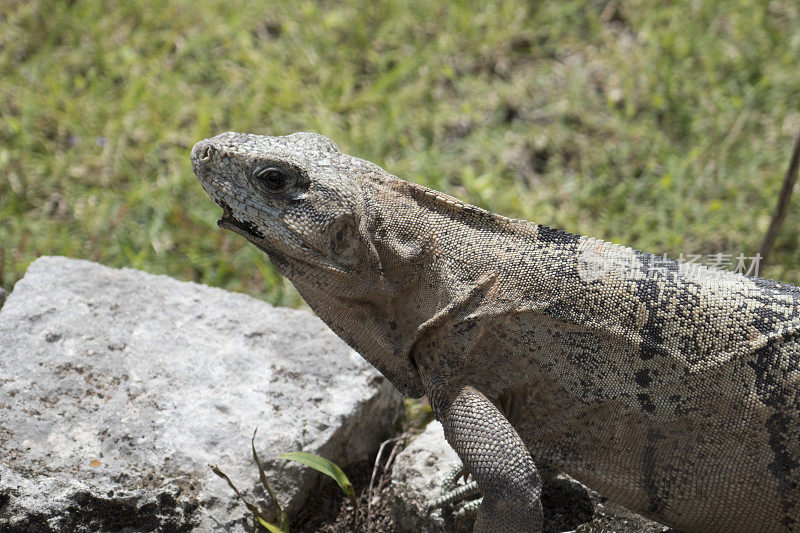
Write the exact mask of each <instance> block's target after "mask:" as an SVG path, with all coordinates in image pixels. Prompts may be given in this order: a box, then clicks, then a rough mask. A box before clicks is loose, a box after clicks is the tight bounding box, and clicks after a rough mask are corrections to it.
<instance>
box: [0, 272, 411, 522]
mask: <svg viewBox="0 0 800 533" xmlns="http://www.w3.org/2000/svg"><path fill="white" fill-rule="evenodd" d="M400 408H401V401H400V397H399V395H398V394H397V392H396V391H395V390H394V389H393V388H392V387H391V386H390V385H389V384H388V382H385V381H384V380H383V379H382V378H381V377H380V376H379V374H378V373H377V372H376V371H374V370H373V369H372V368H371V367H370V366H369V365H368V364H367V363H366V362H365V361H363V360H362V359H361V358H360V357H359V356H358V355H357V354H356V353H355V352H354V351H352V350H351V349H349V348H348V347H346V346H345V345H344V344H343V343H342V342H341V341H340V340H339V339H338V338H336V337H335V336H334V334H333V333H332V332H330V331H329V330H328V329H327V328H326V327H325V326H324V325H323V324H322V322H321V321H320V320H318V319H317V318H315V317H314V316H312V315H311V314H309V313H307V312H303V311H296V310H288V309H278V308H273V307H272V306H270V305H268V304H266V303H264V302H261V301H258V300H255V299H253V298H250V297H248V296H245V295H242V294H233V293H228V292H225V291H222V290H219V289H214V288H210V287H205V286H202V285H197V284H194V283H183V282H179V281H176V280H173V279H171V278H168V277H165V276H153V275H149V274H145V273H143V272H139V271H135V270H128V269H123V270H116V269H112V268H108V267H104V266H101V265H97V264H94V263H90V262H87V261H78V260H72V259H66V258H59V257H43V258H40V259H38V260H36V261H35V262H34V263H33V264H31V266H30V268H29V269H28V272H27V274H26V275H25V277H24V278H23V279H22V280H21V281H19V282H18V283H17V285H16V286H15V288H14V290H13V292H12V293H11V294H10V295H9V296H8V299H7V301H6V303H5V305H4V306H3V308H2V309H0V530H1V531H98V530H128V531H151V530H159V531H181V530H189V529H192V530H195V531H214V530H218V531H245V530H246V529H245V517H246V510H245V508H244V506H242V505H241V504H240V503H238V502H237V501H236V500H235V497H234V495H233V492H232V491H231V490H230V488H229V487H228V486H227V485H226V484H225V482H224V481H223V480H221V479H219V478H217V477H216V476H214V475H213V474H212V473H211V471H210V470H209V468H208V463H216V464H218V465H219V467H220V468H221V469H222V470H223V471H224V472H226V473H227V474H228V475H229V476H230V477H231V479H232V480H233V481H234V482H235V483H236V484H237V486H238V487H239V488H240V489H245V493H246V494H248V495H250V496H251V497H253V494H254V493H255V495H256V496H258V495H259V494H260V492H259V491H258V489H256V488H255V487H256V485H257V479H258V473H257V470H256V469H255V467H254V465H253V462H252V459H251V451H250V438H251V436H252V434H253V430H254V429H255V428H256V426H258V427H260V430H259V433H258V436H257V438H256V448H257V449H258V451H259V454H260V456H261V458H262V460H265V461H266V462H267V466H268V469H269V472H268V474H269V477H270V479H271V480H272V481H273V485H274V486H275V488H276V490H277V491H278V493H279V494H280V495H281V497H282V498H283V503H284V505H288V506H289V508H290V509H297V508H298V507H299V506H300V505H302V503H303V501H304V499H305V498H306V496H307V495H308V493H309V492H310V491H311V490H312V489H313V487H314V483H315V481H316V480H317V476H316V475H315V474H314V473H313V472H312V471H310V470H309V469H307V468H304V467H300V466H295V464H294V463H291V464H289V463H286V462H285V461H281V460H274V461H273V459H274V457H275V456H276V455H278V454H280V453H282V452H285V451H291V450H306V451H310V452H314V453H318V454H320V455H323V456H325V457H328V458H330V459H332V460H333V461H335V462H337V463H338V464H340V465H342V466H345V465H348V464H350V463H353V462H355V461H359V460H364V459H366V458H367V457H368V456H369V454H370V453H371V452H372V451H374V449H375V447H376V445H377V443H378V442H379V441H380V439H381V438H382V437H383V436H384V435H385V434H386V433H387V431H388V429H389V427H390V425H391V423H392V422H393V421H394V419H395V417H396V415H397V414H398V412H399V410H400Z"/></svg>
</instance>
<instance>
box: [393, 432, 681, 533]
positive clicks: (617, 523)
mask: <svg viewBox="0 0 800 533" xmlns="http://www.w3.org/2000/svg"><path fill="white" fill-rule="evenodd" d="M459 463H460V461H459V460H458V456H457V455H456V454H455V452H454V451H453V450H452V448H450V446H449V445H448V444H447V442H446V441H445V440H444V433H443V431H442V425H441V424H440V423H439V422H436V421H433V422H431V423H430V424H428V426H427V427H426V428H425V431H424V432H423V433H421V434H420V435H418V436H417V437H416V438H415V439H414V440H413V441H412V442H411V444H409V445H408V446H407V447H406V448H405V449H404V450H403V451H402V452H401V453H400V454H398V456H397V459H396V460H395V463H394V467H393V469H392V485H391V486H392V494H393V496H394V501H393V504H394V513H393V514H394V519H395V524H396V526H397V528H398V530H399V531H402V532H418V531H426V532H439V531H445V530H446V529H445V528H443V527H442V526H441V514H440V512H439V511H435V512H434V513H433V514H431V515H428V514H427V513H426V512H425V507H426V506H427V504H428V503H429V502H432V501H433V500H435V499H436V498H438V497H439V496H441V487H442V481H443V480H444V478H445V476H446V475H447V474H448V473H449V472H450V470H452V469H453V468H454V467H455V466H457V465H458V464H459ZM542 506H543V507H544V519H545V524H544V526H545V531H573V530H574V531H576V532H584V533H588V532H592V531H638V532H649V533H656V532H667V531H671V530H670V529H669V528H667V527H665V526H662V525H661V524H658V523H656V522H653V521H651V520H648V519H646V518H644V517H642V516H639V515H637V514H635V513H632V512H630V511H628V510H627V509H625V508H623V507H621V506H619V505H616V504H614V503H612V502H610V501H608V500H607V499H606V498H604V497H603V496H601V495H600V494H598V493H597V492H595V491H593V490H591V489H589V488H588V487H585V486H584V485H581V484H580V483H579V482H577V481H575V480H574V479H572V478H571V477H569V476H566V475H563V474H561V475H559V476H558V477H556V478H555V479H553V480H552V481H550V482H548V483H547V484H545V486H544V490H543V493H542ZM458 525H460V526H468V524H458ZM466 530H469V529H468V528H467V529H466Z"/></svg>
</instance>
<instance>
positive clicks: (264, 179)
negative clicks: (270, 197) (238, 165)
mask: <svg viewBox="0 0 800 533" xmlns="http://www.w3.org/2000/svg"><path fill="white" fill-rule="evenodd" d="M253 179H254V180H255V182H256V183H257V184H258V185H259V186H260V187H262V188H263V189H264V190H266V191H267V192H270V193H273V194H274V193H280V192H283V191H285V190H286V189H288V188H289V186H291V184H292V177H291V175H290V174H289V173H288V172H286V171H285V170H283V169H282V168H278V167H263V168H259V169H256V171H255V172H253Z"/></svg>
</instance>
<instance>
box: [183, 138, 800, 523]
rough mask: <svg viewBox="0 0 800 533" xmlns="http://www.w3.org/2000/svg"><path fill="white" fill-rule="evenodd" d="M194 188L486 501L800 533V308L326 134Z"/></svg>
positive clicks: (770, 288) (511, 507) (212, 146)
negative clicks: (582, 506)
mask: <svg viewBox="0 0 800 533" xmlns="http://www.w3.org/2000/svg"><path fill="white" fill-rule="evenodd" d="M191 160H192V164H193V168H194V171H195V173H196V174H197V176H198V178H199V179H200V182H201V184H202V186H203V188H204V189H205V191H206V192H207V193H208V195H209V196H210V197H211V198H212V199H213V200H214V201H215V202H216V203H217V204H219V205H220V206H221V207H222V209H223V215H222V218H221V220H220V221H219V225H220V226H221V227H222V228H226V229H229V230H232V231H234V232H236V233H238V234H240V235H242V236H243V237H245V238H246V239H247V240H248V241H250V242H251V243H253V244H254V245H255V246H257V247H258V248H259V249H261V250H263V251H264V252H266V253H267V255H268V256H269V259H270V260H271V261H272V263H273V264H274V265H275V267H276V268H277V269H278V271H279V272H280V273H281V274H282V275H284V276H286V277H287V278H289V279H290V280H291V281H292V282H293V283H294V285H295V287H297V290H298V291H299V292H300V294H301V296H302V297H303V298H304V299H305V301H306V302H307V303H308V304H309V305H310V306H311V308H312V309H313V310H314V311H315V312H316V313H317V314H318V315H319V316H320V317H321V318H322V320H324V321H325V322H326V323H327V324H328V325H329V326H330V327H331V329H333V331H334V332H336V333H337V334H338V335H339V336H340V337H341V338H342V339H344V341H345V342H347V343H348V344H349V345H350V346H352V347H353V348H354V349H355V350H357V351H358V352H359V353H360V354H361V355H362V356H363V357H364V358H366V359H367V360H368V361H369V362H370V363H372V364H373V365H374V366H375V367H376V368H377V369H378V370H379V371H380V372H381V373H382V374H383V375H384V376H386V377H387V378H388V379H389V380H390V381H391V382H392V383H393V384H394V385H395V386H396V387H397V388H398V389H399V390H400V391H401V392H403V393H404V394H405V395H408V396H412V397H420V396H422V395H427V396H428V398H429V400H430V404H431V407H432V410H433V413H434V415H435V416H436V418H437V419H438V420H440V421H441V423H442V425H443V427H444V431H445V436H446V439H447V441H448V442H449V443H450V444H451V445H452V447H453V448H454V449H455V451H456V452H457V454H458V455H459V457H460V458H461V460H462V461H463V462H464V465H465V467H466V469H467V470H468V471H469V473H471V474H472V476H473V477H474V479H475V480H476V481H477V483H478V486H479V488H480V491H481V493H482V494H483V502H482V503H481V504H480V508H479V510H478V515H477V518H476V522H475V530H476V531H504V530H506V531H539V530H540V529H541V523H542V510H541V504H540V500H539V494H540V487H541V483H542V481H541V475H540V471H541V472H547V473H550V472H553V471H563V472H565V473H567V474H569V475H571V476H573V477H574V478H576V479H578V480H579V481H581V482H583V483H584V484H586V485H588V486H589V487H592V488H593V489H595V490H597V491H599V492H600V493H602V494H604V495H605V496H607V497H608V498H610V499H612V500H614V501H616V502H618V503H620V504H622V505H623V506H625V507H627V508H629V509H631V510H635V511H637V512H639V513H641V514H643V515H645V516H647V517H650V518H653V519H655V520H658V521H659V522H661V523H663V524H667V525H670V526H673V527H676V528H679V529H683V530H690V531H756V530H758V531H788V530H792V529H797V528H800V290H798V288H797V287H794V286H792V285H788V284H782V283H778V282H774V281H771V280H764V279H760V278H751V277H745V276H743V275H741V274H734V273H724V272H719V271H714V270H710V269H707V268H696V269H688V268H685V267H686V265H683V264H680V263H676V262H672V261H668V260H664V259H662V258H661V257H658V256H654V255H650V254H647V253H643V252H640V251H637V250H633V249H630V248H626V247H622V246H618V245H614V244H610V243H606V242H603V241H600V240H597V239H593V238H587V237H580V236H577V235H573V234H570V233H566V232H563V231H559V230H556V229H551V228H549V227H546V226H542V225H537V224H534V223H530V222H526V221H523V220H513V219H509V218H505V217H502V216H499V215H496V214H493V213H490V212H488V211H485V210H483V209H480V208H478V207H475V206H472V205H468V204H466V203H463V202H461V201H459V200H457V199H456V198H453V197H451V196H448V195H445V194H442V193H440V192H436V191H434V190H431V189H428V188H426V187H423V186H420V185H415V184H413V183H408V182H406V181H403V180H401V179H399V178H397V177H395V176H392V175H390V174H389V173H387V172H386V171H384V170H383V169H382V168H380V167H378V166H377V165H375V164H373V163H370V162H367V161H364V160H361V159H358V158H356V157H352V156H349V155H346V154H344V153H342V152H341V151H340V150H339V148H338V147H337V145H336V144H335V143H334V142H333V141H331V140H330V139H328V138H326V137H323V136H321V135H317V134H313V133H296V134H293V135H289V136H285V137H268V136H260V135H250V134H242V133H223V134H221V135H218V136H216V137H213V138H210V139H206V140H203V141H201V142H198V143H197V144H196V145H195V146H194V148H193V149H192V153H191Z"/></svg>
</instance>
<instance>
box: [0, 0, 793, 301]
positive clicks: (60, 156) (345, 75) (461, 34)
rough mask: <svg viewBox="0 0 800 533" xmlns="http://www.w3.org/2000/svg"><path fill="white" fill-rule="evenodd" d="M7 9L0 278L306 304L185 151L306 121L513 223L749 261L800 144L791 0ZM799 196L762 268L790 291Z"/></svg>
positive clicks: (1, 49) (1, 83)
mask: <svg viewBox="0 0 800 533" xmlns="http://www.w3.org/2000/svg"><path fill="white" fill-rule="evenodd" d="M606 6H607V2H606V1H600V2H576V1H565V2H528V1H499V2H452V3H447V4H442V3H438V2H430V1H429V0H411V1H407V2H374V1H371V2H366V1H365V2H356V1H354V0H344V1H341V2H332V1H323V2H308V1H299V2H284V1H280V2H241V1H235V0H229V1H226V2H214V1H197V0H192V1H175V2H169V3H162V2H155V1H149V2H148V1H140V2H111V3H109V2H100V1H80V0H78V1H75V2H64V1H55V0H52V1H23V0H6V1H5V2H4V3H3V5H2V7H0V285H2V286H3V287H5V288H7V289H10V288H11V287H12V286H13V285H14V283H15V282H16V281H17V280H18V279H19V278H20V277H21V276H22V274H23V273H24V271H25V269H26V268H27V266H28V264H29V263H30V262H31V261H32V260H33V259H34V258H36V257H37V256H39V255H42V254H63V255H68V256H72V257H80V258H86V259H91V260H94V261H100V262H102V263H105V264H109V265H113V266H118V267H121V266H130V267H134V268H141V269H145V270H148V271H150V272H157V273H164V274H169V275H172V276H175V277H177V278H180V279H185V280H194V281H199V282H202V283H207V284H211V285H217V286H221V287H224V288H227V289H230V290H236V291H243V292H247V293H250V294H254V295H257V296H260V297H263V298H265V299H267V300H269V301H272V302H274V303H277V304H284V305H299V304H300V300H299V297H298V296H297V294H296V293H295V292H294V290H293V289H292V288H291V286H290V285H289V283H288V282H287V281H285V280H283V279H281V278H280V276H278V275H277V274H276V272H275V271H274V269H273V268H272V267H271V266H270V265H269V263H268V262H266V259H265V257H263V255H262V254H261V253H260V252H258V251H257V250H255V249H254V248H253V247H252V246H250V245H248V244H246V243H245V241H244V240H243V239H241V238H239V237H237V236H235V235H233V234H232V233H229V232H223V231H221V230H219V229H218V228H217V227H216V225H215V220H216V219H217V217H218V214H219V210H218V208H216V207H215V206H214V205H213V204H212V203H211V201H210V200H208V198H206V196H205V194H204V193H203V191H202V190H201V188H200V186H199V185H198V183H197V181H196V179H195V178H194V176H193V174H192V172H191V169H190V167H189V160H188V150H189V148H190V147H191V146H192V144H193V143H194V142H195V141H197V140H199V139H201V138H204V137H208V136H211V135H214V134H217V133H220V132H222V131H227V130H237V131H248V132H256V133H268V134H286V133H290V132H293V131H298V130H305V131H317V132H319V133H323V134H325V135H328V136H329V137H332V138H333V139H334V140H336V142H337V143H339V145H340V146H341V147H342V148H343V149H344V150H345V151H346V152H348V153H352V154H354V155H358V156H361V157H364V158H366V159H370V160H372V161H374V162H376V163H378V164H381V165H382V166H384V167H385V168H387V169H388V170H390V171H391V172H393V173H395V174H397V175H399V176H401V177H403V178H405V179H409V180H412V181H417V182H420V183H424V184H426V185H429V186H431V187H434V188H436V189H440V190H443V191H446V192H449V193H451V194H454V195H456V196H459V197H461V198H463V199H464V200H467V201H469V202H472V203H475V204H478V205H481V206H483V207H486V208H488V209H491V210H493V211H497V212H500V213H503V214H506V215H509V216H514V217H522V218H527V219H529V220H533V221H535V222H538V223H544V224H547V225H551V226H556V227H560V228H563V229H566V230H569V231H572V232H574V233H582V234H589V235H593V236H596V237H601V238H604V239H607V240H613V241H615V242H619V243H623V244H627V245H631V246H634V247H636V248H640V249H645V250H648V251H652V252H657V253H664V252H666V253H668V254H670V255H671V256H675V257H677V256H678V255H679V254H680V253H681V252H684V253H703V254H707V253H712V252H726V253H733V254H736V253H739V252H744V253H745V254H747V255H753V254H755V252H756V251H757V250H758V247H759V244H760V240H761V238H762V236H763V234H764V232H765V231H766V229H767V225H768V222H769V215H770V213H771V210H772V208H773V205H774V202H775V197H776V194H777V191H778V190H779V187H780V181H781V176H782V173H783V172H784V169H785V167H786V165H787V164H788V160H789V156H790V150H791V145H792V138H793V136H794V135H795V134H796V133H797V131H798V130H800V100H798V94H800V61H798V58H799V57H800V4H798V3H797V2H796V1H795V0H771V1H755V0H738V1H736V2H730V1H728V0H724V1H723V0H716V1H703V2H699V1H685V2H668V1H661V2H647V1H644V0H636V1H630V2H624V1H623V2H621V5H620V7H619V9H618V10H617V12H616V13H614V9H611V8H610V9H608V10H606V15H609V16H606V17H605V19H606V21H605V22H604V21H603V20H601V13H602V12H603V10H604V8H606ZM798 202H800V198H795V201H794V203H793V205H794V207H793V209H792V210H791V212H790V215H789V217H788V219H787V222H786V225H785V226H784V229H783V232H782V234H781V237H780V239H779V241H778V243H777V247H776V250H775V252H774V255H773V257H772V262H773V264H772V266H770V267H769V268H768V269H767V270H766V272H765V274H766V275H767V276H768V277H774V278H778V279H783V280H786V281H792V282H795V283H797V282H799V281H800V259H799V258H798V253H797V250H798V245H800V219H798V217H797V216H796V213H797V205H798Z"/></svg>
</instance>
